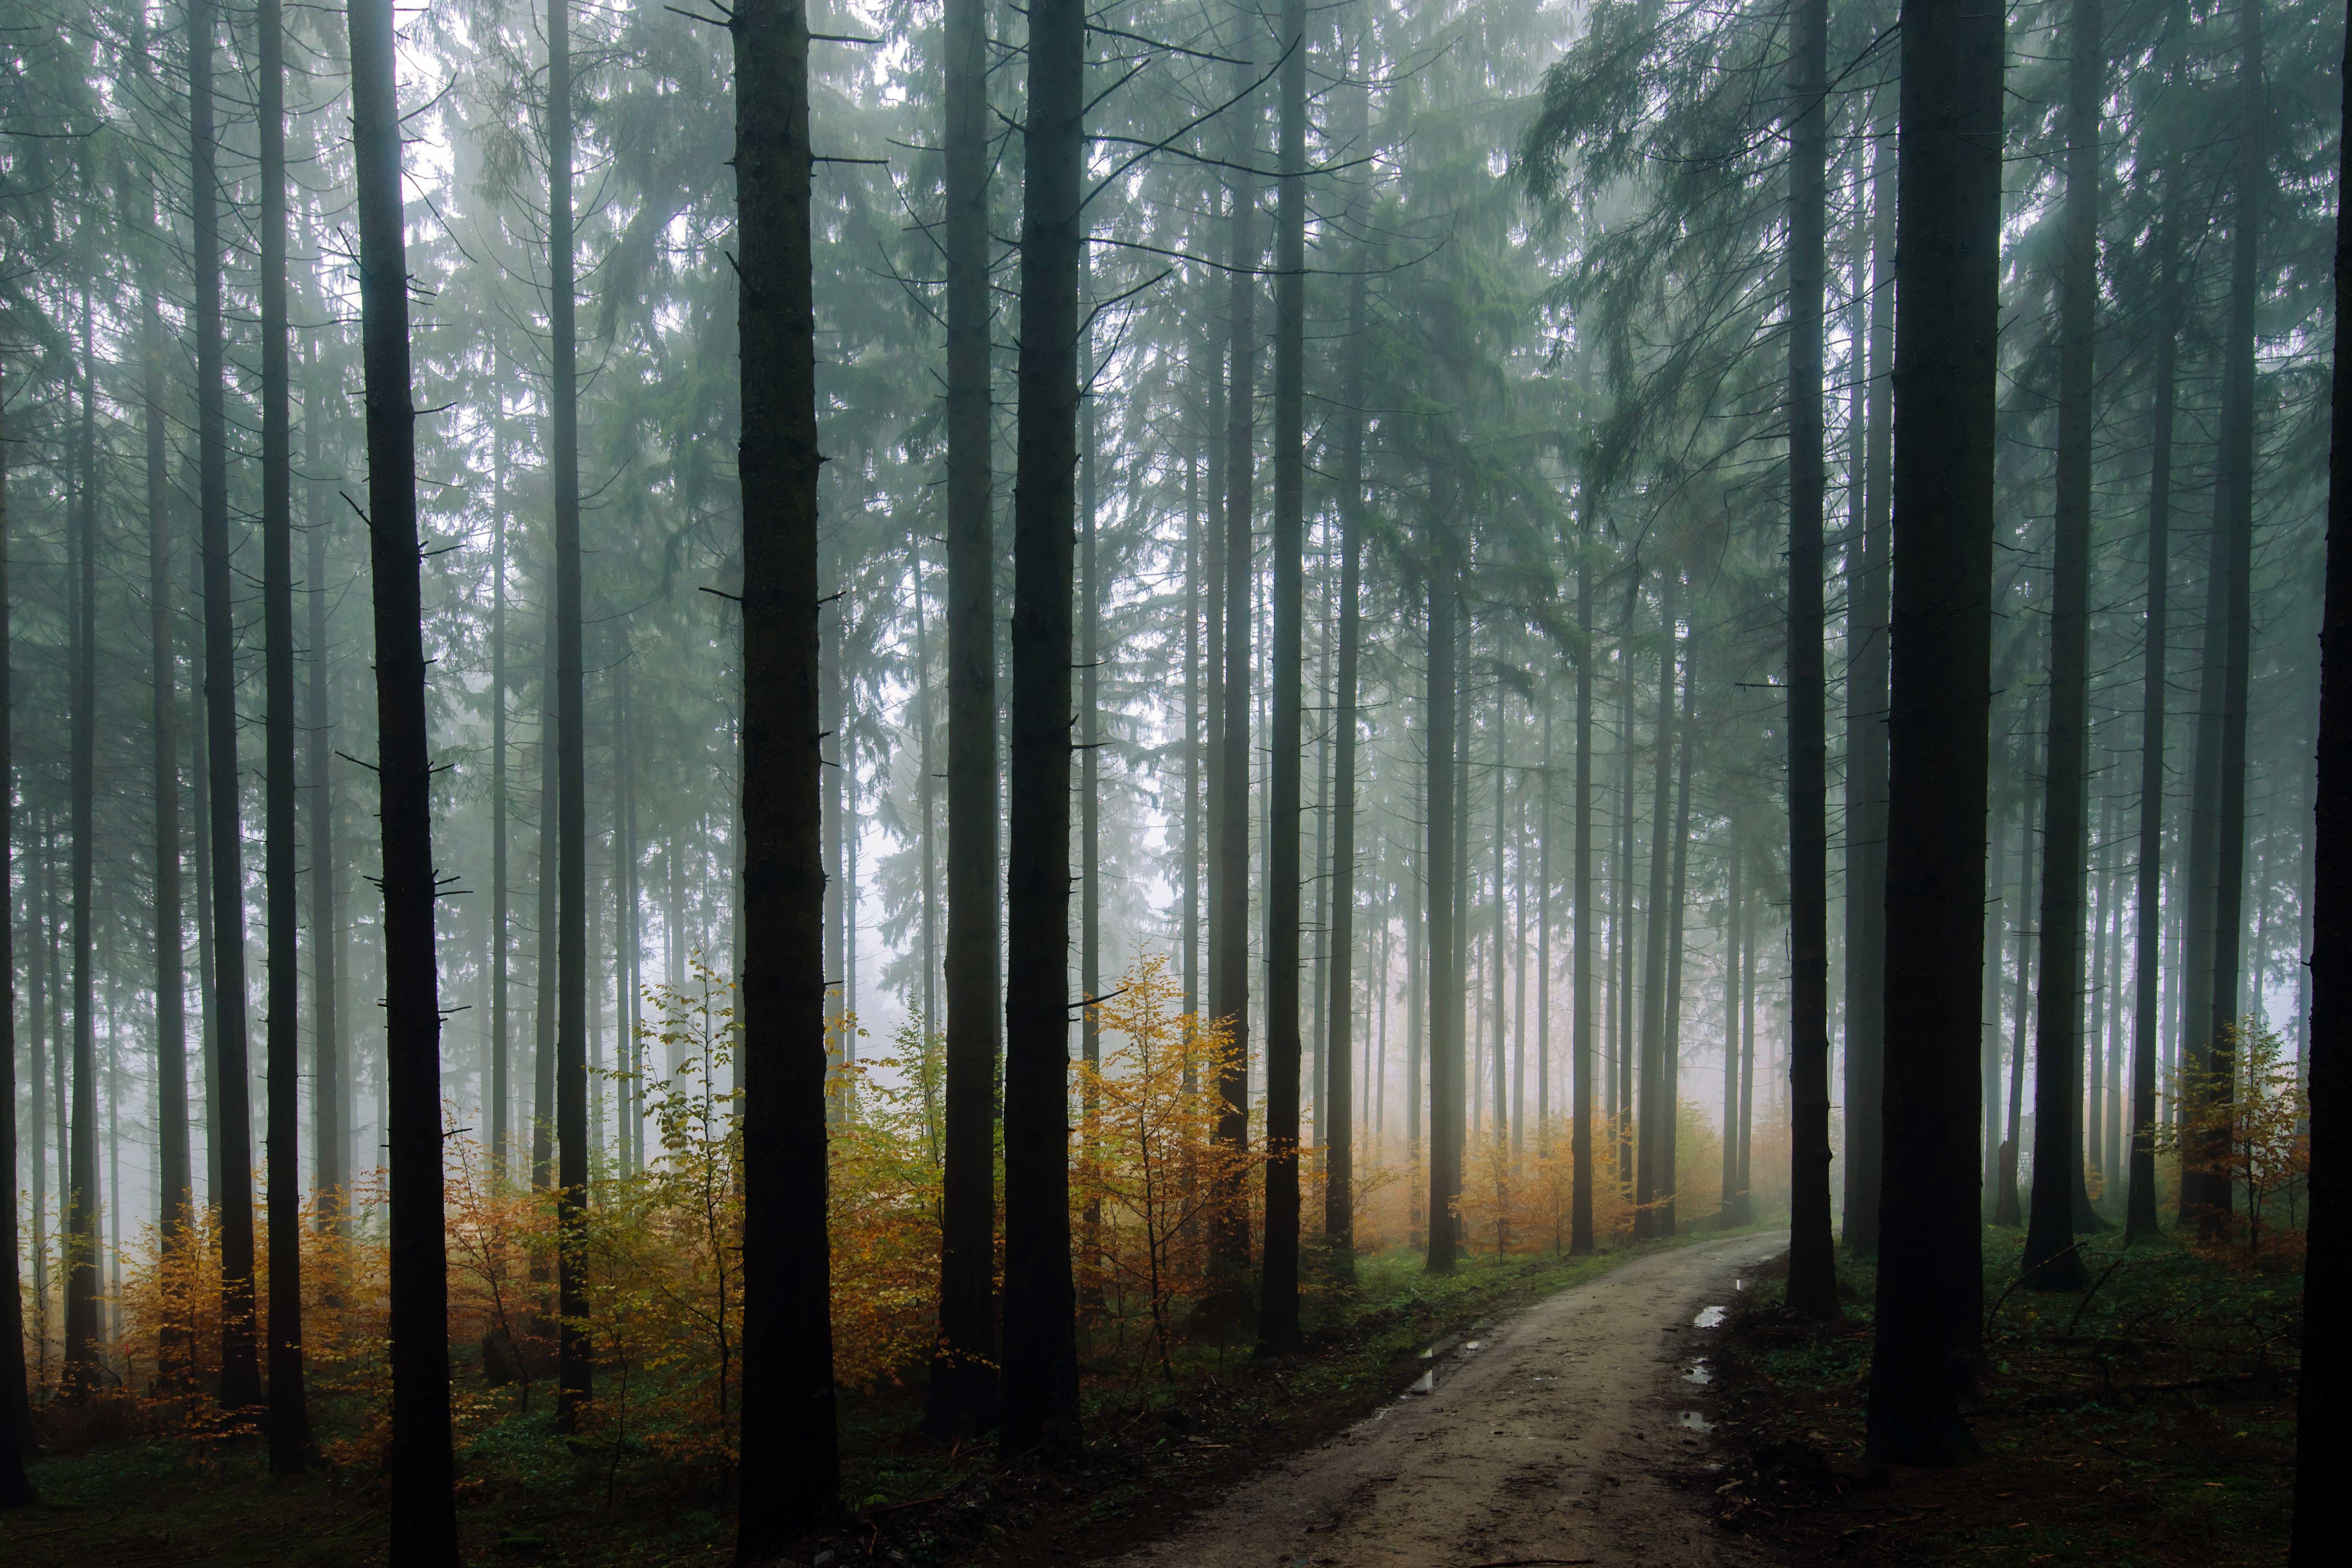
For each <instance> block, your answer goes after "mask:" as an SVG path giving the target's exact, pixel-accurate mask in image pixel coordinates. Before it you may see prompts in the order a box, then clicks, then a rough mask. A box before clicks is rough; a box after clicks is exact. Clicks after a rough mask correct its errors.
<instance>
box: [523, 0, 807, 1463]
mask: <svg viewBox="0 0 2352 1568" xmlns="http://www.w3.org/2000/svg"><path fill="white" fill-rule="evenodd" d="M571 29H572V19H571V9H570V5H569V0H548V5H547V181H548V218H547V253H548V268H547V273H548V282H547V327H548V339H549V350H550V352H551V354H552V355H553V359H554V364H553V374H552V376H551V384H550V387H549V391H548V415H549V418H548V429H549V439H548V465H549V470H550V472H549V479H550V480H551V483H552V484H553V486H554V490H555V498H554V499H555V539H554V544H555V550H554V554H555V647H554V648H553V650H552V657H551V659H550V663H551V665H552V667H553V668H552V670H551V675H552V677H553V679H554V684H555V769H556V826H555V839H556V843H555V856H556V873H555V876H556V893H555V910H556V912H555V918H556V922H557V925H556V942H555V991H556V999H555V1073H556V1083H555V1166H556V1170H555V1183H556V1185H555V1215H556V1226H555V1237H556V1246H555V1300H556V1308H555V1310H556V1390H557V1392H556V1399H557V1404H556V1420H557V1422H558V1423H559V1424H560V1425H561V1426H562V1427H563V1429H564V1430H566V1431H569V1430H571V1428H572V1424H573V1423H574V1422H575V1421H576V1420H577V1419H578V1418H579V1415H580V1409H581V1407H582V1406H583V1405H585V1404H586V1403H587V1402H588V1400H589V1399H590V1398H592V1397H593V1395H594V1392H595V1373H594V1368H593V1363H592V1361H591V1350H590V1346H589V1342H588V1335H587V1332H586V1331H584V1330H583V1328H582V1327H581V1324H582V1322H583V1320H584V1319H585V1318H586V1317H587V1315H588V1139H589V1131H590V1129H589V1118H588V1097H589V1092H590V1091H589V1084H588V1030H589V1028H590V1021H589V1017H588V801H587V795H588V789H587V784H588V765H587V727H588V726H587V707H586V704H587V694H586V692H585V690H584V689H583V684H582V669H581V647H580V637H581V632H580V392H579V367H578V361H577V357H576V354H577V344H576V342H574V334H573V329H572V310H573V300H572V294H573V286H572V31H571ZM739 129H740V128H739ZM746 308H747V310H748V307H746ZM743 489H744V493H745V494H747V495H748V494H750V492H751V482H750V478H749V476H748V475H747V476H746V477H745V480H744V485H743ZM810 597H811V598H812V599H814V597H815V595H814V594H812V595H810ZM754 1005H756V1004H754ZM747 1228H748V1226H747Z"/></svg>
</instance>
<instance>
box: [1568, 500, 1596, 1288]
mask: <svg viewBox="0 0 2352 1568" xmlns="http://www.w3.org/2000/svg"><path fill="white" fill-rule="evenodd" d="M1595 504H1596V503H1595V500H1594V498H1593V494H1592V478H1591V474H1590V473H1589V472H1588V473H1586V474H1584V475H1583V476H1581V477H1580V479H1579V480H1578V495H1577V511H1576V543H1577V554H1576V626H1577V631H1578V633H1579V634H1580V635H1579V640H1578V653H1577V656H1576V806H1575V811H1576V869H1575V873H1574V874H1575V878H1576V889H1575V893H1574V900H1575V901H1574V907H1573V909H1572V910H1570V914H1571V916H1572V918H1573V919H1574V920H1575V921H1576V934H1575V937H1574V942H1575V949H1574V953H1573V956H1572V958H1571V960H1570V962H1571V963H1573V964H1574V965H1575V969H1576V978H1575V984H1574V991H1573V996H1574V1005H1575V1009H1576V1011H1575V1013H1574V1015H1573V1016H1572V1021H1571V1022H1570V1026H1569V1031H1570V1041H1569V1054H1570V1073H1571V1076H1572V1079H1573V1084H1572V1087H1571V1088H1570V1111H1569V1116H1570V1122H1569V1130H1568V1137H1569V1198H1568V1202H1569V1222H1568V1237H1569V1241H1568V1249H1569V1251H1570V1252H1572V1253H1574V1254H1576V1255H1578V1256H1579V1257H1581V1256H1583V1255H1584V1254H1586V1253H1588V1252H1591V1250H1592V1071H1593V1068H1594V1065H1595V1064H1594V1062H1593V1059H1592V1004H1593V1000H1594V998H1593V977H1592V948H1593V940H1592V939H1593V928H1594V927H1595V926H1596V925H1597V924H1598V923H1599V922H1600V918H1601V915H1600V910H1598V909H1597V908H1596V907H1595V905H1594V902H1593V898H1592V658H1593V649H1594V646H1595V645H1594V643H1593V640H1592V577H1593V572H1592V564H1593V563H1592V511H1593V507H1594V505H1595Z"/></svg>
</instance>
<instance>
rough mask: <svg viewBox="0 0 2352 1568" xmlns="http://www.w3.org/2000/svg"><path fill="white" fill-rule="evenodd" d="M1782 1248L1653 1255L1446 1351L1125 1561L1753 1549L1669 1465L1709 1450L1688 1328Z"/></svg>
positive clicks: (1696, 1333) (1155, 1565) (1456, 1559)
mask: <svg viewBox="0 0 2352 1568" xmlns="http://www.w3.org/2000/svg"><path fill="white" fill-rule="evenodd" d="M1786 1246H1787V1237H1786V1236H1785V1235H1784V1234H1783V1235H1767V1236H1742V1237H1727V1238H1725V1239H1723V1240H1719V1241H1711V1242H1702V1243H1700V1244H1698V1245H1696V1246H1694V1247H1683V1248H1679V1249H1677V1250H1675V1251H1673V1252H1665V1253H1659V1254H1657V1255H1655V1256H1654V1257H1650V1258H1642V1259H1639V1260H1638V1261H1635V1262H1633V1263H1629V1264H1626V1265H1625V1266H1624V1267H1622V1268H1617V1269H1614V1270H1612V1272H1610V1273H1609V1274H1607V1275H1605V1276H1603V1277H1602V1278H1601V1279H1596V1280H1594V1281H1593V1282H1592V1283H1591V1284H1589V1285H1580V1286H1578V1287H1577V1288H1576V1289H1572V1290H1566V1291H1562V1292H1561V1293H1560V1294H1559V1295H1558V1296H1555V1297H1553V1298H1551V1300H1548V1301H1543V1302H1540V1303H1538V1305H1536V1306H1533V1307H1530V1308H1528V1310H1525V1311H1523V1312H1520V1313H1519V1314H1518V1315H1517V1316H1516V1317H1512V1318H1509V1319H1507V1320H1505V1321H1502V1322H1500V1323H1497V1324H1496V1325H1494V1326H1493V1327H1492V1328H1491V1329H1490V1330H1488V1331H1485V1332H1483V1333H1482V1334H1481V1335H1480V1336H1479V1337H1478V1338H1476V1339H1474V1340H1472V1341H1470V1342H1467V1343H1465V1344H1463V1345H1460V1346H1456V1347H1452V1348H1450V1349H1448V1348H1446V1347H1438V1350H1439V1353H1438V1354H1437V1355H1435V1356H1433V1358H1432V1362H1431V1368H1432V1373H1433V1375H1432V1376H1431V1377H1430V1378H1428V1379H1425V1380H1424V1381H1425V1382H1427V1383H1428V1384H1430V1385H1431V1386H1430V1387H1429V1389H1428V1391H1427V1392H1425V1393H1414V1394H1407V1395H1406V1396H1405V1397H1404V1398H1403V1399H1402V1400H1401V1401H1399V1402H1398V1403H1396V1404H1393V1405H1388V1406H1386V1407H1384V1408H1383V1409H1381V1410H1380V1411H1378V1412H1377V1413H1375V1414H1374V1415H1372V1416H1371V1417H1370V1418H1369V1419H1367V1420H1365V1421H1362V1422H1360V1423H1358V1424H1357V1425H1356V1426H1353V1427H1351V1428H1349V1430H1348V1431H1346V1432H1344V1433H1342V1434H1341V1435H1340V1436H1338V1437H1336V1438H1334V1439H1333V1440H1332V1441H1331V1442H1329V1443H1327V1444H1325V1445H1324V1446H1323V1447H1320V1448H1318V1449H1314V1450H1311V1451H1309V1452H1307V1453H1304V1454H1299V1455H1295V1456H1293V1457H1292V1458H1288V1459H1286V1460H1284V1461H1282V1462H1281V1463H1280V1464H1278V1465H1276V1466H1275V1467H1273V1468H1269V1469H1268V1470H1267V1471H1266V1472H1265V1474H1264V1475H1262V1476H1260V1477H1258V1478H1257V1479H1254V1480H1252V1481H1250V1482H1249V1483H1247V1484H1246V1485H1244V1486H1243V1487H1242V1488H1241V1489H1238V1490H1236V1491H1235V1492H1234V1493H1233V1494H1232V1495H1230V1496H1229V1497H1227V1498H1226V1499H1225V1500H1224V1501H1223V1502H1222V1503H1221V1504H1219V1505H1218V1506H1217V1507H1216V1508H1215V1509H1214V1510H1213V1511H1211V1512H1208V1513H1205V1514H1202V1515H1201V1516H1200V1517H1198V1518H1196V1519H1194V1520H1192V1521H1191V1522H1190V1523H1189V1524H1187V1525H1186V1526H1185V1527H1184V1528H1183V1529H1182V1530H1181V1531H1178V1532H1176V1533H1175V1534H1174V1535H1172V1536H1170V1537H1169V1538H1167V1539H1166V1540H1164V1541H1160V1542H1156V1543H1154V1544H1153V1545H1150V1546H1148V1547H1144V1548H1141V1549H1139V1550H1138V1551H1136V1552H1130V1553H1129V1554H1128V1555H1127V1556H1125V1557H1121V1558H1118V1559H1117V1560H1116V1564H1117V1568H1178V1565H1181V1568H1225V1565H1226V1564H1236V1565H1238V1564H1244V1563H1245V1564H1249V1565H1250V1568H1275V1565H1277V1564H1279V1565H1283V1568H1307V1564H1315V1565H1318V1568H1321V1565H1326V1564H1328V1565H1333V1568H1381V1565H1386V1564H1395V1565H1397V1568H1480V1565H1486V1568H1502V1565H1505V1564H1510V1565H1514V1568H1518V1565H1524V1568H1537V1565H1543V1564H1571V1563H1591V1564H1593V1565H1595V1568H1616V1565H1618V1564H1627V1565H1631V1564H1636V1563H1638V1564H1641V1565H1642V1568H1684V1565H1685V1564H1692V1565H1696V1564H1710V1565H1711V1564H1717V1563H1743V1562H1747V1561H1749V1560H1750V1559H1749V1557H1748V1554H1747V1553H1746V1552H1743V1551H1742V1550H1741V1548H1740V1547H1739V1545H1738V1542H1737V1541H1736V1539H1734V1538H1730V1537H1727V1536H1725V1535H1724V1534H1723V1533H1722V1532H1721V1531H1719V1530H1717V1527H1716V1526H1715V1525H1714V1524H1713V1523H1712V1522H1711V1521H1710V1520H1709V1518H1708V1517H1707V1515H1706V1513H1705V1512H1703V1511H1701V1510H1699V1509H1698V1508H1696V1507H1695V1506H1694V1502H1693V1500H1692V1498H1691V1497H1690V1496H1689V1495H1688V1494H1687V1493H1686V1492H1683V1491H1677V1490H1675V1489H1673V1488H1672V1487H1670V1486H1669V1485H1668V1484H1667V1482H1666V1480H1665V1479H1664V1477H1665V1476H1666V1474H1668V1473H1669V1472H1672V1471H1675V1470H1685V1471H1687V1470H1690V1469H1694V1468H1697V1467H1698V1466H1700V1465H1702V1464H1704V1463H1705V1462H1706V1458H1705V1455H1706V1436H1705V1432H1706V1411H1707V1400H1706V1388H1705V1386H1704V1385H1703V1384H1701V1383H1699V1382H1697V1381H1695V1380H1694V1379H1693V1377H1692V1375H1691V1371H1692V1366H1693V1363H1694V1362H1695V1361H1696V1360H1697V1359H1698V1358H1702V1357H1704V1356H1705V1355H1706V1352H1707V1340H1708V1337H1709V1336H1708V1333H1707V1331H1706V1328H1703V1327H1701V1326H1699V1321H1700V1320H1703V1319H1705V1318H1707V1317H1709V1316H1710V1314H1708V1313H1707V1312H1706V1309H1707V1308H1709V1307H1711V1306H1717V1305H1722V1304H1725V1303H1727V1302H1729V1301H1730V1300H1732V1293H1733V1291H1734V1289H1735V1288H1736V1285H1737V1284H1738V1282H1739V1281H1740V1279H1741V1276H1742V1275H1743V1274H1744V1273H1745V1272H1746V1271H1748V1270H1750V1269H1752V1268H1754V1267H1755V1266H1756V1265H1757V1264H1759V1263H1761V1262H1763V1261H1764V1260H1766V1259H1768V1258H1773V1257H1776V1256H1778V1255H1779V1254H1780V1252H1781V1251H1782V1250H1783V1249H1784V1248H1785V1247H1786ZM1700 1375H1701V1376H1704V1369H1703V1368H1702V1369H1701V1371H1700Z"/></svg>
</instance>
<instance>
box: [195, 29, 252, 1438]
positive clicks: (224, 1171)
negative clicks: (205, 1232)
mask: <svg viewBox="0 0 2352 1568" xmlns="http://www.w3.org/2000/svg"><path fill="white" fill-rule="evenodd" d="M215 16H216V14H215V10H214V5H213V0H190V3H189V5H188V156H189V163H190V184H191V187H192V205H191V212H192V215H193V216H192V220H191V225H190V226H191V228H192V229H193V231H194V265H195V277H194V289H195V304H194V310H195V318H196V449H197V454H198V456H197V473H198V483H197V509H198V514H199V516H200V518H201V520H202V526H203V529H204V551H203V558H204V602H205V658H204V686H205V772H206V774H207V777H206V780H205V787H206V794H207V795H208V799H207V800H206V802H205V805H207V806H208V807H209V808H210V810H209V813H208V815H209V816H210V820H209V822H207V823H206V825H205V827H206V833H207V836H208V837H209V839H210V845H209V852H210V860H211V864H210V866H209V867H208V868H207V869H208V870H209V871H210V872H211V878H212V888H211V894H212V943H213V952H212V959H211V966H210V967H211V974H212V981H213V987H212V996H213V1006H212V1014H213V1016H212V1019H211V1028H212V1035H213V1040H214V1071H213V1074H212V1079H211V1085H210V1087H211V1090H212V1103H211V1105H210V1107H209V1110H210V1111H211V1119H210V1120H211V1139H210V1142H211V1143H212V1144H213V1146H214V1147H215V1149H216V1150H217V1151H218V1155H217V1158H216V1161H215V1181H214V1184H213V1186H212V1189H211V1191H210V1192H209V1193H208V1194H206V1196H207V1198H208V1200H209V1201H210V1202H211V1203H212V1204H213V1205H215V1206H216V1207H217V1208H218V1209H219V1210H220V1248H221V1312H220V1324H221V1375H220V1401H221V1404H222V1405H224V1406H225V1407H226V1408H228V1409H231V1410H236V1409H242V1408H244V1407H245V1406H247V1405H258V1404H259V1403H260V1402H261V1369H260V1366H259V1364H258V1363H257V1359H256V1356H255V1345H254V1328H255V1325H254V1310H253V1163H252V1148H253V1126H252V1121H253V1109H252V1100H251V1099H250V1096H249V1094H248V1091H247V1084H248V1082H249V1081H250V1074H249V1073H248V1071H247V1060H246V1016H245V1008H246V996H245V849H244V833H243V830H242V829H241V828H240V827H239V826H238V823H237V777H236V773H237V769H236V626H235V625H234V624H233V623H232V621H231V620H230V616H232V615H233V614H234V613H235V612H234V610H233V608H232V605H233V603H234V600H233V592H234V586H235V585H234V583H233V582H232V579H231V575H230V566H229V542H228V415H227V410H226V404H225V402H224V395H223V391H222V384H221V356H222V349H221V273H220V269H221V258H220V250H221V245H220V216H219V204H220V196H219V176H218V174H217V173H216V171H215V160H216V158H217V156H218V152H219V149H218V145H217V142H216V141H215V133H214V130H213V35H214V31H215V26H216V21H215Z"/></svg>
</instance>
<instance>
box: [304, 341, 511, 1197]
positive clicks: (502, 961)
mask: <svg viewBox="0 0 2352 1568" xmlns="http://www.w3.org/2000/svg"><path fill="white" fill-rule="evenodd" d="M491 363H492V366H493V371H494V374H493V376H492V379H493V381H494V382H496V383H497V384H498V385H499V387H500V388H501V389H502V388H503V386H504V384H505V383H504V380H503V377H502V376H500V375H499V374H496V372H497V371H499V370H500V369H502V368H503V366H502V364H501V363H500V361H499V359H498V358H497V356H496V355H495V353H494V354H493V358H492V362H491ZM492 396H493V398H494V399H495V401H494V402H493V403H492V404H491V405H490V541H491V542H490V1093H489V1100H490V1170H491V1172H492V1173H494V1174H495V1175H496V1176H497V1177H498V1178H499V1180H501V1181H503V1180H505V1179H506V1177H507V1173H508V1170H509V1163H510V1161H511V1159H512V1156H513V1153H514V1150H513V1148H512V1145H511V1142H510V1139H511V1137H512V1133H511V1131H510V1129H509V1126H508V1123H507V1116H508V1112H509V1110H510V1109H511V1108H512V1105H513V1101H514V1089H513V1085H512V1083H511V1082H510V1081H509V1063H508V1055H509V1050H508V1046H509V1027H510V1024H511V1019H512V1015H511V1013H510V1012H509V1006H508V988H509V956H510V955H511V954H512V952H513V951H514V943H513V941H512V939H511V938H510V937H509V935H508V927H509V923H510V921H511V920H512V918H513V917H512V914H511V912H510V911H511V908H512V898H511V889H510V888H509V881H508V868H507V426H506V418H505V415H506V395H505V393H504V391H503V390H499V391H497V392H494V393H493V394H492ZM310 538H311V541H312V555H311V575H312V578H313V581H314V582H315V580H316V579H317V577H318V566H319V558H318V550H317V542H318V538H319V535H318V532H317V531H316V530H315V528H314V529H313V531H312V532H311V535H310ZM311 603H312V605H313V606H314V608H313V611H312V626H311V641H312V643H313V645H314V646H317V647H324V645H325V636H324V634H325V630H326V628H325V627H324V626H320V624H319V617H318V614H317V610H316V608H315V606H316V605H318V604H319V603H320V601H319V599H318V597H317V595H315V594H314V595H312V599H311ZM322 657H323V656H322ZM311 693H312V706H313V709H314V711H313V714H312V722H313V724H316V725H320V726H323V725H324V723H325V721H326V715H325V713H324V711H323V710H324V708H325V706H326V705H325V702H324V700H323V699H324V696H325V693H324V691H323V689H321V688H320V685H319V684H318V682H317V681H316V680H315V679H314V680H313V682H312V685H311ZM311 754H312V767H313V769H314V770H315V771H316V773H317V774H318V776H319V778H320V780H321V781H322V782H323V780H324V778H325V769H324V767H323V766H322V765H320V763H319V762H318V753H317V751H316V747H315V743H314V746H313V751H312V753H311ZM325 930H326V927H325V926H324V925H323V924H322V925H321V926H320V931H322V932H323V931H325ZM323 973H324V972H321V974H322V978H323Z"/></svg>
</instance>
